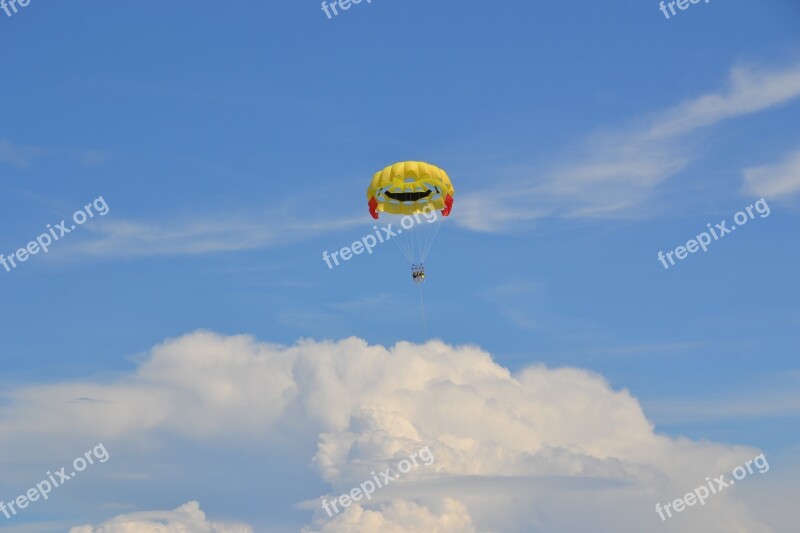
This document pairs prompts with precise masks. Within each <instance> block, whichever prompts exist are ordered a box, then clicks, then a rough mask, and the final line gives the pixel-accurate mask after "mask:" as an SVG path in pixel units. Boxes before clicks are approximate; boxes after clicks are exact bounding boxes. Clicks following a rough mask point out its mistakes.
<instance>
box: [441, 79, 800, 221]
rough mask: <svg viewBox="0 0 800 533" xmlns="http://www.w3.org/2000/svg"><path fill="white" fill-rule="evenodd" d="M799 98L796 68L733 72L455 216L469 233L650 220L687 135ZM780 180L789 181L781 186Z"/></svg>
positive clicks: (477, 195) (464, 206)
mask: <svg viewBox="0 0 800 533" xmlns="http://www.w3.org/2000/svg"><path fill="white" fill-rule="evenodd" d="M798 96H800V65H793V66H791V67H789V68H786V69H784V70H777V71H763V70H757V69H752V68H744V67H737V68H734V69H733V70H732V71H731V75H730V83H729V86H728V87H727V88H726V89H724V90H722V91H719V92H715V93H710V94H706V95H703V96H700V97H697V98H694V99H692V100H688V101H686V102H683V103H681V104H678V105H676V106H674V107H672V108H670V109H667V110H664V111H661V112H659V113H654V114H652V115H651V116H649V117H643V118H640V119H639V120H638V121H636V122H637V125H635V126H631V127H627V128H622V129H620V130H616V131H606V132H603V133H600V134H598V135H595V136H593V137H592V138H591V139H590V140H589V142H588V143H587V145H586V146H585V147H584V148H583V149H582V150H580V151H578V152H576V153H572V154H567V155H565V156H563V157H562V159H563V160H565V161H568V162H565V163H555V164H553V165H551V166H550V167H548V168H543V169H537V170H536V171H534V172H531V173H532V174H534V176H540V177H539V178H536V177H534V178H530V177H529V176H525V178H526V179H525V181H521V180H514V179H503V178H502V177H500V178H498V177H496V179H495V180H494V181H495V182H497V181H499V180H502V181H503V182H504V183H502V186H498V185H497V183H495V184H494V185H493V186H492V189H487V190H483V191H476V192H473V193H471V194H467V195H462V196H461V197H459V199H458V200H457V202H458V203H457V209H456V210H455V211H454V218H455V220H456V221H457V222H458V223H459V224H460V225H462V226H464V227H466V228H469V229H472V230H475V231H508V230H510V229H512V228H513V227H514V226H519V225H521V224H522V225H524V224H527V223H530V222H531V221H534V220H536V219H540V218H544V217H563V218H598V217H600V218H637V217H644V216H648V215H649V214H650V213H651V209H650V208H649V207H648V205H649V202H648V200H650V199H651V198H652V196H653V195H654V194H655V191H656V188H657V187H658V186H659V185H661V184H662V183H664V182H665V181H666V180H668V179H669V178H671V177H673V176H675V175H676V174H678V173H679V172H680V171H682V170H683V169H684V168H686V166H687V165H688V164H689V163H690V162H691V161H692V160H693V159H694V158H695V157H696V156H695V152H696V150H695V149H694V148H693V147H692V145H691V139H692V137H691V135H692V134H693V133H695V132H696V131H698V130H699V129H701V128H704V127H708V126H712V125H714V124H718V123H720V122H722V121H724V120H727V119H732V118H736V117H741V116H744V115H747V114H752V113H756V112H759V111H763V110H766V109H769V108H772V107H775V106H778V105H782V104H786V103H788V102H790V101H791V100H793V99H795V98H797V97H798ZM786 181H791V180H784V181H782V182H781V183H784V182H786ZM791 183H796V182H794V181H791ZM789 185H790V184H789Z"/></svg>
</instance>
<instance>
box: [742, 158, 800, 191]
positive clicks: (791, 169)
mask: <svg viewBox="0 0 800 533" xmlns="http://www.w3.org/2000/svg"><path fill="white" fill-rule="evenodd" d="M744 190H745V192H747V193H751V194H755V195H757V196H764V197H767V198H786V197H790V196H793V195H795V194H797V193H798V192H800V149H797V150H794V151H792V152H790V153H788V154H785V155H784V156H783V159H782V160H781V161H780V162H778V163H775V164H772V165H763V166H759V167H751V168H747V169H745V170H744Z"/></svg>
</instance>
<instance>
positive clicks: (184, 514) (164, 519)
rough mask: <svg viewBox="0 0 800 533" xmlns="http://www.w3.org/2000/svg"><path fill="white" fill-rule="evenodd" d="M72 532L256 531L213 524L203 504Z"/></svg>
mask: <svg viewBox="0 0 800 533" xmlns="http://www.w3.org/2000/svg"><path fill="white" fill-rule="evenodd" d="M69 533H253V528H251V527H250V526H248V525H244V524H223V523H219V522H210V521H208V520H206V515H205V513H204V512H203V511H202V510H200V504H199V503H197V502H189V503H186V504H184V505H181V506H180V507H178V508H177V509H175V510H174V511H154V512H143V513H131V514H124V515H120V516H118V517H116V518H113V519H111V520H109V521H107V522H103V523H102V524H100V525H99V526H95V527H92V526H78V527H73V528H70V530H69Z"/></svg>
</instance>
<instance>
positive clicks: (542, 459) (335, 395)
mask: <svg viewBox="0 0 800 533" xmlns="http://www.w3.org/2000/svg"><path fill="white" fill-rule="evenodd" d="M78 400H80V401H78ZM0 425H2V426H3V427H10V428H13V431H11V432H4V434H3V435H2V436H0V453H2V454H3V456H4V457H6V458H7V460H10V461H11V464H12V465H14V467H13V468H12V471H11V478H12V479H28V478H30V476H31V475H34V473H35V472H37V471H38V470H37V468H38V466H39V464H40V463H43V462H45V461H43V460H42V453H43V452H42V450H43V449H48V448H41V447H40V446H37V443H47V442H52V440H53V439H54V438H56V437H57V438H58V442H59V448H63V449H69V448H70V447H71V446H73V445H74V448H75V449H80V448H79V446H78V443H80V442H83V441H84V440H85V439H86V438H88V437H91V439H94V440H98V441H99V440H102V441H103V442H104V443H105V444H106V446H107V447H108V448H109V450H113V451H111V453H112V455H113V456H114V457H115V459H116V460H117V461H124V460H125V459H124V458H126V457H128V458H135V459H136V460H135V462H136V463H137V464H138V465H139V466H140V468H141V469H143V472H142V475H143V476H144V477H145V478H147V477H152V476H157V475H158V472H157V467H156V466H152V467H150V468H151V470H148V467H147V466H146V465H148V464H153V465H155V464H157V458H158V456H159V454H160V453H163V450H164V449H169V448H170V447H171V446H173V447H174V446H176V444H175V441H176V440H177V441H180V439H187V438H188V439H190V440H191V441H192V442H195V441H199V442H203V441H213V442H214V445H215V447H216V448H215V449H221V450H230V451H233V450H237V449H240V448H241V447H242V446H243V443H244V445H245V446H251V447H252V448H253V449H256V450H258V453H259V454H261V455H262V456H264V457H267V456H272V457H275V456H278V457H282V458H284V459H285V462H287V463H288V464H290V465H291V468H292V469H297V470H298V471H301V470H302V471H305V470H306V469H307V468H308V465H309V463H311V465H312V467H313V469H314V471H315V472H316V474H317V476H318V477H319V478H320V479H321V480H322V481H324V483H325V484H327V486H328V487H330V493H328V494H316V495H314V494H309V495H308V498H309V499H310V501H306V502H298V506H299V508H301V509H310V508H313V509H314V512H313V516H310V517H309V522H308V525H307V526H306V528H305V529H304V531H306V532H309V533H310V532H321V533H323V532H324V533H329V532H344V531H362V532H372V531H374V532H378V531H381V532H385V531H389V532H395V531H397V532H399V531H422V530H426V531H439V532H453V533H455V532H469V531H475V532H478V531H481V532H483V531H548V532H567V531H576V530H587V529H590V528H591V529H595V530H602V531H612V530H613V531H617V532H623V533H624V532H631V533H634V532H636V533H639V532H641V531H646V530H651V529H653V528H655V527H661V528H663V529H664V530H665V531H676V532H677V531H680V532H682V533H687V532H688V533H692V532H701V531H702V532H709V531H711V532H714V531H719V532H723V531H725V532H730V531H741V532H745V531H746V532H748V533H752V532H761V531H763V532H768V531H772V529H770V527H769V526H767V525H766V524H765V522H763V520H762V517H761V516H760V515H759V511H758V509H754V508H750V507H748V505H747V504H746V503H745V502H744V501H743V500H742V499H740V498H737V491H736V490H729V491H726V492H722V493H719V494H717V495H716V496H715V497H714V498H713V499H710V500H709V501H708V502H707V504H706V505H705V506H703V507H699V506H698V507H694V508H689V509H687V510H686V511H685V512H683V513H682V514H681V515H678V516H676V517H675V518H673V519H672V520H669V521H667V522H664V523H662V522H661V521H660V519H659V518H658V515H657V514H656V513H655V511H654V506H655V503H656V502H662V503H663V502H670V501H672V500H674V499H675V498H678V497H682V496H683V495H684V494H685V493H686V492H688V491H691V490H692V489H693V488H694V487H696V486H697V485H699V484H701V483H702V482H703V478H705V477H706V476H716V475H718V474H720V473H723V472H730V470H731V468H733V467H735V466H736V465H738V464H741V463H742V462H743V461H744V460H746V459H748V458H752V457H753V456H754V455H756V454H757V453H758V451H757V450H755V449H753V448H750V447H745V446H729V445H723V444H715V443H711V442H696V441H691V440H688V439H684V438H677V439H675V438H669V437H666V436H663V435H659V434H658V433H657V432H656V431H655V428H654V427H653V425H652V424H651V423H650V422H649V421H648V420H647V418H646V416H645V414H644V412H643V410H642V407H641V406H640V405H639V403H638V402H637V400H636V399H635V398H633V397H632V396H631V395H630V394H629V393H628V392H627V391H625V390H621V391H617V390H613V389H612V388H611V387H610V386H609V384H608V383H607V382H606V381H605V380H604V379H603V378H602V377H600V376H598V375H596V374H593V373H591V372H589V371H586V370H581V369H577V368H547V367H544V366H542V365H533V366H529V367H527V368H524V369H523V370H521V371H519V372H518V373H514V374H512V373H511V372H509V371H508V370H507V369H505V368H503V367H501V366H500V365H498V364H497V363H495V362H494V361H493V359H492V356H491V355H490V354H488V353H486V352H485V351H483V350H481V349H480V348H478V347H475V346H451V345H448V344H445V343H444V342H441V341H430V342H428V343H426V344H424V345H416V344H411V343H408V342H400V343H398V344H396V345H395V346H393V347H391V348H386V347H383V346H374V345H372V346H371V345H368V344H367V343H366V342H365V341H363V340H361V339H358V338H348V339H343V340H339V341H315V340H302V341H299V342H297V343H296V344H295V345H293V346H281V345H275V344H268V343H263V342H258V341H257V340H256V339H254V338H252V337H250V336H246V335H236V336H225V335H220V334H216V333H212V332H208V331H198V332H194V333H191V334H187V335H184V336H182V337H180V338H176V339H171V340H167V341H166V342H164V343H162V344H160V345H158V346H156V347H154V348H153V349H152V350H151V351H150V352H149V353H148V354H147V355H146V356H145V357H144V358H142V360H141V362H140V363H139V364H138V367H137V368H136V370H135V371H134V372H131V373H130V374H128V375H123V376H118V377H115V378H113V379H105V380H98V379H94V380H83V381H80V382H71V383H53V384H46V385H27V386H22V387H18V388H14V389H12V390H9V391H7V392H6V394H5V401H4V402H3V405H2V407H0ZM274 435H281V438H274ZM293 439H294V440H293ZM313 443H316V453H315V454H313V457H312V456H303V454H301V453H300V454H299V453H297V449H298V448H300V449H301V448H302V444H313ZM423 446H429V447H430V449H431V450H432V451H433V454H434V456H435V462H434V463H433V464H432V465H431V466H430V467H421V468H418V469H414V470H412V471H411V472H409V473H408V474H407V475H405V476H403V478H402V479H400V480H398V481H397V482H396V483H394V484H392V485H391V486H387V487H384V488H382V489H380V490H378V491H376V493H375V495H374V497H373V498H372V499H371V500H370V501H365V500H362V501H361V502H359V503H358V504H355V505H352V506H350V507H349V508H348V509H346V510H345V511H344V512H342V513H341V514H339V515H337V516H335V517H333V518H329V517H328V516H327V515H326V514H325V513H324V512H323V511H322V510H321V508H320V505H319V500H317V499H316V498H320V497H328V498H333V497H335V496H336V495H339V494H341V493H345V492H349V491H350V490H351V489H352V488H354V487H357V486H358V484H359V483H360V482H362V481H363V480H364V479H369V478H370V474H369V473H370V472H371V471H376V472H377V471H382V470H383V469H385V468H387V467H389V466H391V465H393V464H396V462H397V461H398V460H400V459H402V458H404V457H407V456H408V455H409V454H410V453H412V452H413V451H415V450H418V449H420V448H421V447H423ZM220 453H222V452H220ZM175 457H179V458H180V457H182V456H181V455H180V454H179V455H175ZM120 458H123V459H122V460H120ZM178 460H179V461H180V459H178ZM185 461H187V462H189V461H190V459H188V458H187V459H185ZM115 464H116V463H115V462H114V461H110V462H109V463H108V464H107V465H104V468H106V467H108V468H111V469H113V468H115ZM22 465H26V466H22ZM32 465H33V466H32ZM143 465H144V466H143ZM114 475H122V472H116V473H115V474H114ZM229 475H231V476H234V477H235V475H236V474H235V472H231V473H230V474H229ZM748 481H749V482H750V484H757V483H759V480H758V478H754V479H752V480H748ZM270 482H271V483H281V480H280V479H277V478H276V479H272V480H270V476H265V479H264V483H270ZM178 487H179V488H178V489H177V490H178V491H179V492H180V493H179V494H176V495H175V497H176V498H177V499H178V500H179V501H184V502H185V501H187V500H190V499H193V498H192V497H191V494H192V485H191V483H190V482H189V481H188V480H187V481H186V483H185V484H184V485H181V483H180V482H179V483H178ZM737 488H738V487H737ZM67 490H68V489H66V488H65V489H62V492H64V491H67ZM241 490H252V487H250V488H247V489H245V488H244V487H243V488H242V489H241ZM119 497H120V495H116V496H115V498H117V499H118V498H119ZM128 498H130V501H125V502H124V504H126V505H133V506H135V507H139V506H140V504H139V503H137V501H135V498H134V497H133V496H128ZM775 498H776V499H777V500H780V501H783V499H784V498H782V497H781V495H780V494H775ZM112 503H113V502H97V504H98V506H99V505H101V504H112ZM576 509H580V512H576V511H575V510H576ZM775 519H776V518H775V517H774V516H773V517H772V520H775ZM236 522H237V523H234V524H232V525H226V523H223V522H221V523H219V524H216V523H212V522H208V521H207V520H206V518H205V515H204V514H203V513H202V511H200V508H199V505H198V504H196V503H189V504H186V505H184V506H182V507H179V508H178V509H176V510H175V511H171V512H152V513H133V514H125V515H121V516H119V517H116V518H112V519H111V520H109V521H107V522H104V523H102V524H101V525H98V526H95V527H92V526H88V525H84V526H75V527H73V529H72V530H71V532H70V533H117V532H123V531H124V532H126V533H139V532H142V533H143V532H145V531H147V532H151V531H158V532H162V531H163V532H169V533H172V532H176V533H177V532H183V531H195V532H205V531H208V532H219V533H239V532H246V531H250V529H248V526H246V525H244V524H239V522H243V520H242V519H237V520H236ZM192 524H198V525H197V526H196V527H197V529H195V525H192ZM254 527H255V530H259V529H258V527H256V526H254ZM203 528H205V529H203ZM270 530H272V529H270Z"/></svg>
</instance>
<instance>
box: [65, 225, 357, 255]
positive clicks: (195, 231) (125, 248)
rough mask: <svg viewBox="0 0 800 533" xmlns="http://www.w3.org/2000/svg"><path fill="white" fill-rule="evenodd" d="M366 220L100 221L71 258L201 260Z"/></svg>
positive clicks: (77, 246) (306, 236) (87, 227)
mask: <svg viewBox="0 0 800 533" xmlns="http://www.w3.org/2000/svg"><path fill="white" fill-rule="evenodd" d="M363 223H364V220H363V218H355V217H353V218H340V219H333V220H316V221H315V220H307V221H301V220H297V219H296V218H290V217H284V216H280V215H273V216H270V217H263V218H257V217H251V218H242V217H238V216H231V217H225V216H220V215H217V216H214V217H204V218H202V219H201V218H194V219H188V220H182V221H176V220H175V221H167V222H162V223H157V222H139V221H135V220H124V219H123V220H112V219H110V218H109V220H102V221H98V222H97V223H95V224H92V225H88V224H87V225H86V226H85V229H87V230H88V231H89V232H91V236H90V237H88V238H86V239H83V240H81V241H80V242H76V243H75V244H74V245H73V246H72V247H71V249H70V255H71V256H90V257H109V258H114V257H136V256H171V255H199V254H208V253H215V252H233V251H243V250H253V249H257V248H267V247H270V246H277V245H281V244H286V243H288V242H291V241H293V240H298V239H307V238H310V237H312V236H316V235H321V234H324V233H329V232H333V231H338V230H341V229H346V228H350V227H354V226H357V225H359V224H363Z"/></svg>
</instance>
